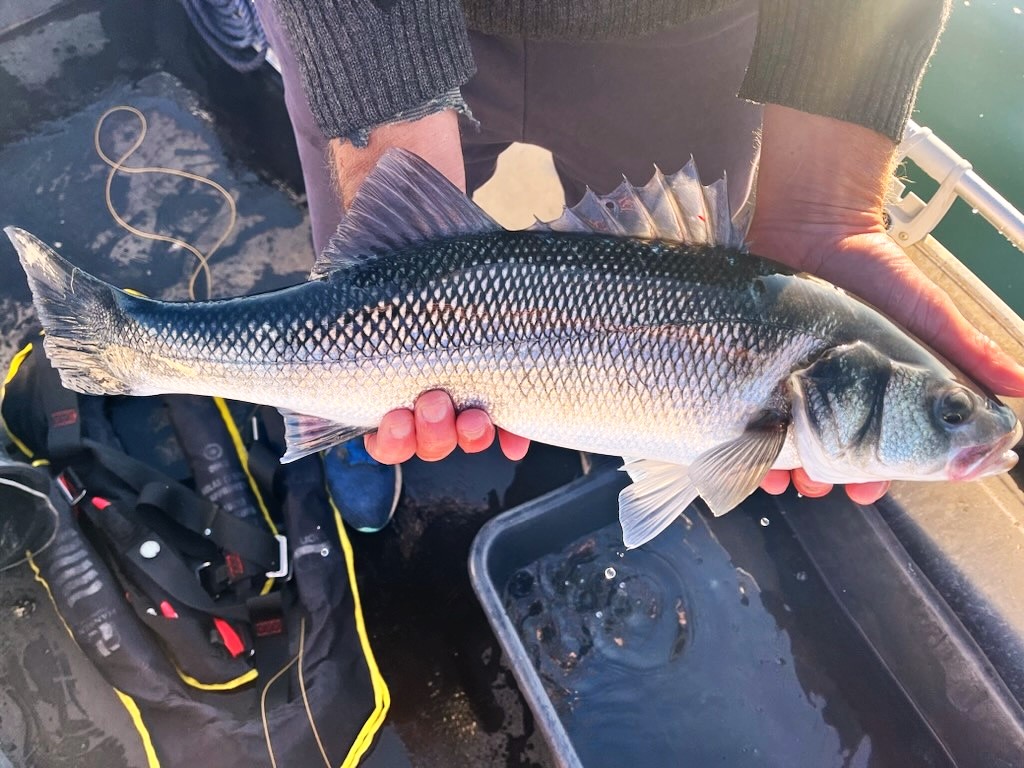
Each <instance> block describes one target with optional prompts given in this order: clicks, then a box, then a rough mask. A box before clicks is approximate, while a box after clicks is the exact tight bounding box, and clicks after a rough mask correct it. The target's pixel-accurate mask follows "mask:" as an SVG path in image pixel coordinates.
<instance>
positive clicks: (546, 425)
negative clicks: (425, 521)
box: [122, 233, 835, 458]
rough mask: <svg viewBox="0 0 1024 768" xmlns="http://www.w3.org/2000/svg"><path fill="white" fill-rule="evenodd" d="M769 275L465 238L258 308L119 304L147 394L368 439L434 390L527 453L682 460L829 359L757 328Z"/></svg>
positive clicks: (729, 260) (229, 303) (731, 266)
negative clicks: (511, 435)
mask: <svg viewBox="0 0 1024 768" xmlns="http://www.w3.org/2000/svg"><path fill="white" fill-rule="evenodd" d="M773 277H774V278H780V277H781V278H788V279H791V280H798V278H792V277H789V276H788V275H785V274H784V273H782V272H780V270H779V267H778V266H777V265H773V264H771V263H770V262H766V261H763V260H761V259H758V258H756V257H753V256H748V255H744V254H740V253H737V252H735V251H732V250H729V249H724V248H710V247H703V248H698V247H690V246H685V245H680V244H674V243H663V242H656V241H640V240H629V239H623V238H613V237H602V236H596V235H552V234H539V233H497V234H488V235H474V236H468V237H460V238H453V239H449V240H445V241H439V242H434V243H424V244H421V245H420V246H417V247H415V248H409V249H407V250H405V251H402V252H397V253H394V254H389V255H388V256H387V257H386V258H379V259H374V260H371V261H367V262H365V263H363V264H357V265H354V266H353V267H351V268H349V269H346V270H343V271H341V272H338V273H335V274H332V275H331V276H329V277H327V278H324V279H321V280H314V281H311V282H309V283H306V284H303V285H300V286H295V287H293V288H290V289H286V290H283V291H279V292H275V293H273V294H268V295H264V296H256V297H246V298H239V299H231V300H226V301H219V302H211V303H197V304H189V305H183V304H159V303H158V304H154V303H152V302H143V301H139V300H137V299H134V298H132V297H127V298H124V299H122V308H123V310H124V313H125V320H126V330H125V331H123V338H124V340H125V341H124V343H125V346H126V347H127V348H128V349H127V350H126V355H125V358H126V359H127V360H130V361H131V364H130V366H128V367H129V368H130V370H131V371H133V372H134V375H135V376H136V377H137V379H138V380H139V382H140V384H141V385H142V386H143V387H144V388H149V389H150V390H152V391H174V390H176V389H180V388H181V387H182V383H183V382H182V379H183V378H186V379H190V380H191V381H190V382H189V383H190V385H191V384H192V382H195V383H196V384H198V382H205V384H204V385H202V386H204V387H205V388H206V389H207V390H208V391H209V392H217V393H220V394H224V393H225V392H229V393H230V394H229V396H231V397H236V398H239V399H244V400H253V399H262V400H270V403H269V404H271V405H277V406H281V407H286V408H289V409H291V410H294V411H297V412H300V413H307V414H312V415H317V416H323V417H324V418H329V419H331V420H334V421H338V422H341V423H345V424H352V425H364V426H367V427H371V426H373V425H375V424H376V423H378V422H379V420H380V417H381V416H383V415H384V413H386V412H387V411H388V410H390V409H392V408H394V407H397V406H411V405H412V402H413V401H414V400H415V398H416V396H417V395H418V394H420V393H421V392H423V391H424V390H425V389H431V388H441V389H445V390H447V391H448V392H450V393H451V394H452V396H453V398H454V399H455V400H456V402H457V404H458V405H459V406H460V407H465V406H468V405H476V406H480V407H483V408H485V409H487V410H488V411H489V412H490V413H491V415H492V417H493V418H494V419H495V421H496V422H497V423H500V424H502V425H503V426H505V427H506V428H508V429H511V430H513V431H515V430H520V431H523V432H526V433H528V434H531V435H535V436H536V437H537V439H541V440H546V441H549V442H552V443H555V444H563V445H564V444H574V443H576V442H578V441H581V440H582V441H586V444H588V445H594V446H595V447H594V450H601V451H607V452H612V453H614V452H616V451H619V452H621V451H622V450H624V449H627V450H628V449H631V448H638V447H639V445H636V444H634V441H640V440H642V441H643V442H644V444H645V445H652V444H653V445H656V446H657V452H658V455H664V457H665V458H669V457H676V458H679V457H680V456H681V455H687V451H688V449H689V453H692V452H693V451H694V450H696V448H697V447H698V445H697V444H698V440H697V438H699V442H700V444H703V440H704V439H705V438H706V436H707V435H708V434H709V431H710V433H712V434H721V435H726V434H734V433H736V432H737V431H738V430H742V428H743V425H744V423H745V421H746V419H748V418H749V417H750V416H751V415H752V413H754V412H755V411H756V410H757V409H758V408H759V407H761V404H762V403H763V402H764V401H765V399H766V398H767V397H768V395H769V394H770V392H771V390H772V389H774V388H775V387H777V385H778V381H780V380H781V379H782V378H783V377H784V376H785V375H786V374H787V373H788V371H789V370H790V369H791V368H792V367H793V365H795V364H796V363H797V362H798V361H799V360H801V359H803V358H805V357H807V356H808V355H809V354H811V353H812V352H813V350H814V349H816V348H819V347H821V346H823V345H824V344H825V343H826V339H825V338H824V337H823V334H825V333H827V332H828V329H827V328H824V327H823V328H811V327H808V328H795V327H794V326H793V323H792V322H791V321H790V320H787V319H786V318H784V317H775V316H774V315H773V314H772V308H771V306H770V305H769V304H770V301H771V297H770V296H766V295H764V294H761V295H759V294H758V293H757V292H756V290H755V288H754V287H753V286H754V285H755V281H757V280H762V279H763V278H773ZM816 317H819V318H820V317H835V313H834V312H832V313H828V314H825V313H818V314H817V315H816ZM267 387H272V388H273V389H274V390H277V391H275V392H266V389H267ZM684 405H685V406H687V407H683V406H684ZM652 406H653V407H652ZM723 408H724V409H726V410H727V412H730V413H732V414H734V418H733V419H732V420H725V419H723V418H722V413H723V410H722V409H723ZM638 433H642V435H640V434H638ZM681 435H682V436H683V440H682V444H681V443H680V436H681ZM687 435H692V436H693V438H694V439H693V440H686V436H687ZM687 443H690V445H687Z"/></svg>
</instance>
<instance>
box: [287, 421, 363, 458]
mask: <svg viewBox="0 0 1024 768" xmlns="http://www.w3.org/2000/svg"><path fill="white" fill-rule="evenodd" d="M278 410H280V411H281V416H282V417H284V439H285V443H286V445H287V450H286V451H285V454H284V456H282V457H281V463H282V464H287V463H288V462H290V461H295V460H296V459H301V458H302V457H303V456H308V455H309V454H311V453H316V452H317V451H323V450H325V449H327V448H331V447H333V446H335V445H338V443H344V442H345V441H346V440H351V439H352V438H353V437H359V436H360V435H365V434H366V433H367V432H370V431H372V430H369V429H367V428H366V427H350V426H347V425H345V424H338V423H337V422H334V421H331V420H330V419H322V418H320V417H319V416H307V415H305V414H302V413H295V412H294V411H289V410H286V409H284V408H280V409H278Z"/></svg>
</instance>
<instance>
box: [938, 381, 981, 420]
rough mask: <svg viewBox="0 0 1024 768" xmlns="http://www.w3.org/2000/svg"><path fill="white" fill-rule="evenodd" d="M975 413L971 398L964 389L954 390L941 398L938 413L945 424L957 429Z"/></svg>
mask: <svg viewBox="0 0 1024 768" xmlns="http://www.w3.org/2000/svg"><path fill="white" fill-rule="evenodd" d="M973 412H974V403H973V402H972V400H971V396H970V395H969V394H968V393H967V392H966V391H964V390H962V389H954V390H952V391H951V392H947V393H946V394H944V395H943V396H942V397H940V398H939V401H938V404H937V405H936V413H937V414H938V417H939V418H940V419H942V422H943V423H944V424H948V425H949V426H952V427H955V426H957V425H958V424H963V423H964V422H965V421H967V420H968V419H969V418H971V414H972V413H973Z"/></svg>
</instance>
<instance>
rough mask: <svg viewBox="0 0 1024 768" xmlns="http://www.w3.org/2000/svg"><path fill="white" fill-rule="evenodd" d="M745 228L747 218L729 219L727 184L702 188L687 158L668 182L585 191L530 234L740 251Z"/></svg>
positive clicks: (656, 179) (658, 177)
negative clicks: (545, 232)
mask: <svg viewBox="0 0 1024 768" xmlns="http://www.w3.org/2000/svg"><path fill="white" fill-rule="evenodd" d="M749 224H750V220H749V218H748V217H747V216H746V215H744V216H742V217H739V216H738V217H733V216H732V214H731V212H730V207H729V194H728V187H727V184H726V180H725V179H724V178H722V179H719V180H718V181H716V182H715V183H714V184H709V185H707V186H704V185H702V184H701V183H700V177H699V176H698V175H697V166H696V164H695V163H694V162H693V158H690V160H689V162H687V163H686V165H685V166H683V168H682V169H681V170H680V171H679V172H678V173H674V174H672V175H671V176H665V175H664V174H663V173H662V172H661V171H660V170H657V169H655V173H654V176H653V177H651V180H650V181H649V182H647V184H645V185H644V186H642V187H635V186H633V185H632V184H630V183H629V181H628V180H623V182H622V184H620V185H619V186H618V187H616V188H615V190H614V191H613V192H611V193H610V194H608V195H597V194H595V193H594V192H592V191H591V190H589V189H588V190H587V193H586V194H585V195H584V196H583V199H582V200H580V202H579V203H577V204H576V205H574V206H573V207H571V208H565V209H563V211H562V215H561V216H560V217H559V218H557V219H555V220H554V221H550V222H537V223H536V224H534V225H533V226H532V227H531V229H533V230H550V231H555V232H600V233H603V234H613V235H630V236H633V237H647V238H657V239H660V240H670V241H673V242H685V243H692V244H694V245H724V246H728V247H732V248H742V247H743V243H744V238H745V237H746V234H747V228H748V226H749Z"/></svg>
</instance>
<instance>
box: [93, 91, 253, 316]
mask: <svg viewBox="0 0 1024 768" xmlns="http://www.w3.org/2000/svg"><path fill="white" fill-rule="evenodd" d="M115 112H130V113H131V114H133V115H135V117H137V118H138V119H139V123H140V124H141V129H140V131H139V135H138V137H137V138H136V139H135V141H134V142H132V145H131V146H130V147H129V148H128V150H127V151H126V152H125V153H124V154H123V155H121V157H120V158H119V159H117V160H112V159H111V158H110V157H108V156H107V154H106V153H105V152H104V151H103V148H102V147H101V146H100V131H101V130H102V128H103V123H104V121H105V120H106V119H107V118H108V117H109V116H110V115H112V114H114V113H115ZM148 130H149V125H148V123H147V122H146V116H145V115H143V114H142V112H140V111H139V110H138V109H136V108H135V107H129V106H125V105H121V106H117V107H111V108H110V109H108V110H107V111H106V112H104V113H103V114H102V115H101V116H100V119H99V120H98V121H97V122H96V130H95V131H94V132H93V146H94V147H95V148H96V154H98V155H99V156H100V158H101V159H102V160H103V162H104V163H106V164H107V165H109V166H110V172H109V173H108V174H107V182H106V185H105V188H104V199H105V201H106V203H107V210H108V211H110V215H111V216H113V217H114V221H116V222H117V223H118V224H119V225H120V226H121V227H123V228H124V229H126V230H128V231H129V232H131V233H132V234H133V235H136V236H138V237H142V238H145V239H147V240H158V241H160V242H164V243H171V244H172V245H177V246H179V247H181V248H184V249H185V250H186V251H188V252H189V253H191V254H192V255H193V256H195V258H196V262H197V264H196V267H195V269H194V270H192V275H191V277H190V278H189V282H188V295H189V298H190V299H192V300H193V301H195V299H196V280H198V278H199V275H200V273H201V274H202V275H203V277H204V278H205V281H204V282H205V283H206V298H207V299H209V298H210V297H211V295H212V291H213V276H212V274H211V273H210V257H211V256H213V254H214V252H215V251H216V250H217V249H218V248H220V247H221V246H222V245H223V244H224V241H225V240H227V239H228V236H229V235H230V234H231V232H232V230H233V229H234V228H235V222H236V221H237V219H238V210H237V208H236V207H235V201H234V198H232V197H231V194H230V193H229V192H228V191H227V190H226V189H224V187H222V186H221V185H220V184H218V183H217V182H215V181H213V180H212V179H208V178H206V177H204V176H199V175H197V174H194V173H189V172H188V171H181V170H178V169H176V168H163V167H159V166H143V167H132V166H126V165H125V164H124V163H125V162H126V161H127V160H128V158H129V157H131V156H132V155H133V154H134V153H135V152H136V150H138V148H139V147H141V146H142V142H143V141H144V140H145V138H146V132H147V131H148ZM119 171H120V172H122V173H133V174H139V173H165V174H168V175H170V176H178V177H180V178H183V179H190V180H191V181H195V182H198V183H199V184H206V185H207V186H210V187H213V189H215V190H216V191H217V192H219V193H220V194H221V196H222V197H223V198H224V200H225V201H226V202H227V205H228V210H229V213H230V216H229V219H228V225H227V227H225V229H224V232H223V234H221V236H220V237H219V238H218V239H217V242H216V243H214V245H213V247H212V248H210V250H209V251H207V252H206V253H205V254H204V253H203V252H202V251H200V250H199V249H198V248H196V247H195V246H194V245H192V244H191V243H188V242H186V241H184V240H181V239H180V238H177V237H171V236H170V235H161V234H159V233H156V232H146V231H144V230H141V229H138V228H137V227H133V226H132V225H131V224H129V223H128V222H127V221H125V220H124V219H123V218H122V217H121V215H120V214H119V213H118V212H117V210H116V209H115V208H114V204H113V202H112V201H111V199H110V189H111V187H112V185H113V183H114V176H115V175H116V174H117V173H118V172H119Z"/></svg>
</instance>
